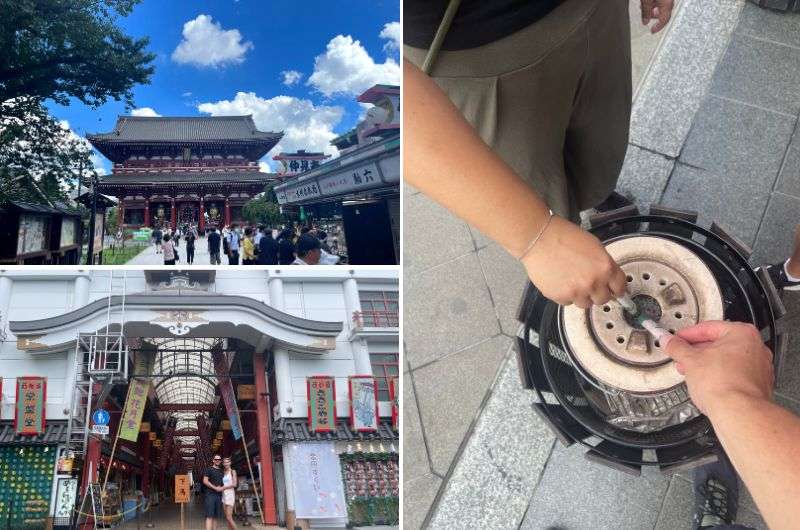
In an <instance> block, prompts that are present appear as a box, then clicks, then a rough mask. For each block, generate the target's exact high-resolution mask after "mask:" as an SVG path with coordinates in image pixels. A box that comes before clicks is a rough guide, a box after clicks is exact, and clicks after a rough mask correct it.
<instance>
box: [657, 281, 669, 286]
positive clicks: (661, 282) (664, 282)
mask: <svg viewBox="0 0 800 530" xmlns="http://www.w3.org/2000/svg"><path fill="white" fill-rule="evenodd" d="M658 285H662V286H663V285H667V280H659V282H658Z"/></svg>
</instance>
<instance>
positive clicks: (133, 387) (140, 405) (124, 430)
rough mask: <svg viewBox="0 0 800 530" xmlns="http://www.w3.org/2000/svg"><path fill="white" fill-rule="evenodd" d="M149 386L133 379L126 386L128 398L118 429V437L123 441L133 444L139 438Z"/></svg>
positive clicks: (147, 383) (144, 382)
mask: <svg viewBox="0 0 800 530" xmlns="http://www.w3.org/2000/svg"><path fill="white" fill-rule="evenodd" d="M149 385H150V383H149V382H147V381H145V380H142V379H136V378H135V377H134V378H133V379H131V383H130V385H128V397H127V398H126V399H125V410H124V411H123V412H122V423H121V425H120V428H119V437H120V438H122V439H123V440H128V441H130V442H135V441H136V440H137V438H138V437H139V427H140V426H141V424H142V414H143V413H144V407H145V405H146V404H147V390H148V386H149Z"/></svg>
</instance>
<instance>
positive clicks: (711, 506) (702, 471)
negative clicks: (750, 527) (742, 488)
mask: <svg viewBox="0 0 800 530" xmlns="http://www.w3.org/2000/svg"><path fill="white" fill-rule="evenodd" d="M718 456H719V460H717V461H716V462H714V463H713V464H708V465H705V466H702V467H698V468H696V469H695V470H694V476H693V482H694V488H693V489H694V517H693V518H692V528H694V529H695V530H703V529H706V528H713V527H715V526H719V525H725V524H733V521H735V520H736V512H737V510H738V509H739V479H738V477H737V476H736V470H735V469H734V468H733V465H732V464H731V462H730V460H728V457H727V455H725V453H724V452H722V451H720V453H719V455H718Z"/></svg>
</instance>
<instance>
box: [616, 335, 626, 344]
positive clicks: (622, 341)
mask: <svg viewBox="0 0 800 530" xmlns="http://www.w3.org/2000/svg"><path fill="white" fill-rule="evenodd" d="M617 342H619V343H620V344H622V343H624V342H625V337H623V336H622V335H620V336H619V337H617Z"/></svg>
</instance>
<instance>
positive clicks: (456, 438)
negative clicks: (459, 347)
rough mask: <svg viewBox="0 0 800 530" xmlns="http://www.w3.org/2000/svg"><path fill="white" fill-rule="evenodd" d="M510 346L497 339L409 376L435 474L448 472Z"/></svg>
mask: <svg viewBox="0 0 800 530" xmlns="http://www.w3.org/2000/svg"><path fill="white" fill-rule="evenodd" d="M510 346H511V339H510V338H508V337H505V336H502V335H498V336H497V337H495V338H493V339H489V340H486V341H484V342H481V343H479V344H476V345H475V346H472V347H470V348H468V349H466V350H463V351H460V352H456V353H453V354H451V355H449V356H447V357H445V358H443V359H440V360H438V361H436V362H433V363H431V364H428V365H426V366H423V367H422V368H418V369H416V370H414V371H413V372H412V376H413V378H414V383H415V385H416V392H417V402H418V404H419V415H420V418H421V420H422V425H424V426H425V436H426V437H427V439H428V440H429V443H428V450H429V451H430V457H431V465H432V467H433V471H434V472H435V473H436V474H438V475H440V476H444V475H446V474H447V472H448V471H449V469H450V465H451V464H452V463H453V458H455V456H456V455H457V454H458V451H459V449H460V448H461V445H462V443H463V441H464V437H465V436H466V435H467V434H468V431H469V428H470V426H471V425H472V423H473V421H474V420H475V417H476V416H477V415H478V413H479V412H480V407H481V405H482V404H483V402H484V399H486V396H487V393H488V391H489V387H490V386H491V384H492V383H493V382H494V380H495V378H496V377H497V372H498V369H499V368H500V363H501V362H502V360H503V358H504V357H505V355H506V352H508V348H509V347H510Z"/></svg>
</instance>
